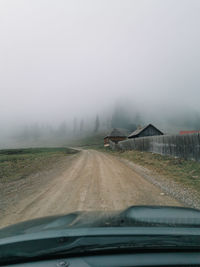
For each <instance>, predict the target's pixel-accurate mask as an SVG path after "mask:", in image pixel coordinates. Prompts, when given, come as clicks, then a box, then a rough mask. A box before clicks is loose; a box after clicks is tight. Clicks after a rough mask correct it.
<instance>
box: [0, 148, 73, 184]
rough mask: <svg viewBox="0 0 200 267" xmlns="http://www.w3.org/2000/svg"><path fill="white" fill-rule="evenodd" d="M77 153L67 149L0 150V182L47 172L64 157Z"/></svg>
mask: <svg viewBox="0 0 200 267" xmlns="http://www.w3.org/2000/svg"><path fill="white" fill-rule="evenodd" d="M74 153H77V151H76V150H73V149H69V148H26V149H6V150H0V181H1V182H6V181H11V180H17V179H22V178H25V177H27V176H28V175H30V174H32V173H35V172H38V171H42V170H48V169H49V168H51V167H52V166H53V165H54V164H55V163H56V162H58V161H59V160H61V159H62V158H64V157H66V155H70V154H74Z"/></svg>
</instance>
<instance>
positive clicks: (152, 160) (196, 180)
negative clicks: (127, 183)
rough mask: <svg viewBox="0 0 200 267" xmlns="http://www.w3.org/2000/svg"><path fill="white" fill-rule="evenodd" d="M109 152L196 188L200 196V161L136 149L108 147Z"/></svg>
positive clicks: (185, 185)
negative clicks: (112, 149)
mask: <svg viewBox="0 0 200 267" xmlns="http://www.w3.org/2000/svg"><path fill="white" fill-rule="evenodd" d="M104 151H105V149H104ZM107 152H109V153H111V154H112V155H115V156H119V157H121V158H124V159H128V160H130V161H132V162H134V163H136V164H138V165H141V166H144V167H146V168H148V169H149V170H152V171H153V172H154V173H155V174H158V175H162V176H164V177H165V178H167V179H171V180H173V181H175V182H177V183H180V184H182V185H183V186H184V187H185V188H191V189H194V190H195V191H197V193H198V195H199V196H200V162H196V161H191V160H184V159H180V158H173V157H169V156H162V155H158V154H153V153H150V152H141V151H135V150H134V151H124V152H121V151H111V150H109V149H107Z"/></svg>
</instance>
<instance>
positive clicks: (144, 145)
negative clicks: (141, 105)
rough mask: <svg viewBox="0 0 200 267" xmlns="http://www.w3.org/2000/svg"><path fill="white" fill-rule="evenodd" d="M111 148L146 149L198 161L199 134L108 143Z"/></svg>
mask: <svg viewBox="0 0 200 267" xmlns="http://www.w3.org/2000/svg"><path fill="white" fill-rule="evenodd" d="M110 145H111V148H112V149H120V150H139V151H148V152H153V153H157V154H161V155H169V156H173V157H178V158H183V159H189V160H196V161H200V134H199V133H195V134H186V135H160V136H150V137H142V138H135V139H128V140H125V141H121V142H119V143H118V144H117V145H115V144H110Z"/></svg>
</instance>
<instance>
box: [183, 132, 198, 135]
mask: <svg viewBox="0 0 200 267" xmlns="http://www.w3.org/2000/svg"><path fill="white" fill-rule="evenodd" d="M193 133H200V131H180V132H179V134H181V135H183V134H193Z"/></svg>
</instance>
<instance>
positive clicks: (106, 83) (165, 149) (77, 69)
mask: <svg viewBox="0 0 200 267" xmlns="http://www.w3.org/2000/svg"><path fill="white" fill-rule="evenodd" d="M199 12H200V1H198V0H168V1H160V0H109V1H108V0H95V1H94V0H84V1H81V0H73V1H65V0H59V1H56V0H48V1H47V0H29V1H26V0H1V1H0V36H1V41H0V59H1V60H0V74H1V78H0V90H1V94H0V245H2V244H4V243H6V242H9V244H10V243H12V240H11V239H10V238H11V237H13V236H15V238H16V240H19V239H20V238H22V235H23V238H25V239H26V240H28V238H31V239H32V238H33V239H35V238H36V237H34V236H33V234H36V233H37V234H36V235H35V236H37V237H39V236H40V235H41V236H42V234H41V233H42V232H45V233H46V234H45V235H46V236H47V234H49V235H50V236H52V235H53V236H54V237H55V234H58V236H59V237H61V236H62V234H64V237H63V238H66V235H69V233H74V235H75V236H77V235H79V234H78V233H79V232H77V231H78V230H77V229H79V230H80V228H82V229H87V232H86V233H87V234H89V233H90V232H89V230H88V229H89V228H92V229H93V230H92V231H93V232H92V233H93V234H94V233H95V231H97V232H96V233H98V235H99V236H100V233H102V232H98V231H99V230H97V229H98V228H106V229H107V228H113V227H114V228H116V229H115V230H117V229H118V232H117V231H115V232H113V234H114V233H115V234H116V235H117V234H119V233H121V234H120V235H123V233H125V232H120V231H119V229H120V228H121V229H122V228H123V229H122V230H121V231H129V230H130V229H129V230H126V229H125V228H126V227H127V228H128V227H129V228H133V229H134V228H135V227H143V228H142V229H143V230H144V228H145V227H146V228H148V227H150V229H148V230H146V231H148V232H145V233H148V235H149V234H151V233H152V234H153V233H154V234H155V233H156V230H155V228H156V227H157V228H158V229H160V228H162V229H163V231H168V230H166V229H167V228H168V227H169V228H170V230H169V231H175V232H173V233H178V230H177V232H176V229H177V228H181V230H180V232H179V233H183V231H185V230H183V228H187V227H188V228H194V229H195V230H194V231H195V232H194V233H193V234H192V235H193V236H195V235H196V237H195V238H197V236H198V235H200V233H197V232H196V231H197V229H198V228H199V226H200V215H199V213H200V211H199V209H200V105H199V99H200V75H199V70H200V49H199V47H200V34H199V29H200V16H199ZM18 223H19V224H18ZM15 224H17V225H15ZM5 227H6V228H5ZM10 227H11V228H10ZM12 227H13V228H12ZM52 229H53V230H54V231H55V232H54V233H52V232H51V230H52ZM70 229H73V231H72V232H70ZM95 229H96V230H95ZM172 229H174V230H172ZM143 230H141V231H143ZM60 231H63V232H60ZM65 231H66V232H65ZM105 231H107V230H105ZM112 231H114V230H112ZM133 231H134V230H133ZM191 231H192V230H191ZM39 233H40V234H39ZM134 233H135V232H134ZM167 233H168V232H165V236H167ZM170 233H172V232H170ZM104 234H108V233H107V232H104ZM24 235H27V236H26V237H25V236H24ZM71 235H72V234H70V236H71ZM71 238H72V236H71ZM13 240H14V239H13ZM188 240H190V241H191V239H188ZM197 241H198V240H195V242H196V243H197ZM13 242H14V241H13ZM52 242H53V241H52ZM73 242H74V239H73ZM81 242H82V241H81ZM88 242H89V241H88ZM109 242H110V241H109ZM113 242H114V241H113ZM131 242H132V241H131ZM145 242H146V239H145V241H144V243H145ZM156 242H158V241H156ZM159 242H160V241H159ZM173 242H175V241H174V240H173ZM198 242H199V241H198ZM86 243H87V242H86ZM144 243H141V244H144ZM196 243H195V244H196ZM42 244H43V243H41V246H42ZM44 244H46V243H44ZM52 244H53V245H52V246H53V247H54V243H52ZM74 244H75V243H74ZM95 244H97V241H95ZM109 244H110V243H109ZM174 244H176V242H175V243H174ZM192 244H193V243H192ZM81 245H83V243H81ZM92 245H93V243H92ZM42 249H43V247H42ZM10 251H11V250H10ZM6 255H7V254H6ZM0 257H1V254H0Z"/></svg>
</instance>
